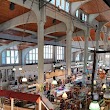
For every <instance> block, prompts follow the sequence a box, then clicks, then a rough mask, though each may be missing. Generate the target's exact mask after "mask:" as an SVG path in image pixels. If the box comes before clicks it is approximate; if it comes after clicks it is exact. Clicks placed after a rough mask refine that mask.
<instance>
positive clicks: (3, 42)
mask: <svg viewBox="0 0 110 110" xmlns="http://www.w3.org/2000/svg"><path fill="white" fill-rule="evenodd" d="M11 42H12V41H11V40H3V39H0V43H2V44H9V43H11Z"/></svg>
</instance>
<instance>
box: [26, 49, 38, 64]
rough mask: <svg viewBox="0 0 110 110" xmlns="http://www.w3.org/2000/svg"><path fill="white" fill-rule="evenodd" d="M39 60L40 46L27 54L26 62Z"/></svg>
mask: <svg viewBox="0 0 110 110" xmlns="http://www.w3.org/2000/svg"><path fill="white" fill-rule="evenodd" d="M37 62H38V48H35V49H33V50H30V51H29V52H28V53H27V55H26V64H29V63H37Z"/></svg>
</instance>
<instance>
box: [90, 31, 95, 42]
mask: <svg viewBox="0 0 110 110" xmlns="http://www.w3.org/2000/svg"><path fill="white" fill-rule="evenodd" d="M90 37H91V39H92V40H93V41H95V30H94V29H91V30H90Z"/></svg>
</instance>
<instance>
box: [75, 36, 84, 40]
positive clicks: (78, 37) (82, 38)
mask: <svg viewBox="0 0 110 110" xmlns="http://www.w3.org/2000/svg"><path fill="white" fill-rule="evenodd" d="M73 41H84V36H81V37H80V36H75V37H73Z"/></svg>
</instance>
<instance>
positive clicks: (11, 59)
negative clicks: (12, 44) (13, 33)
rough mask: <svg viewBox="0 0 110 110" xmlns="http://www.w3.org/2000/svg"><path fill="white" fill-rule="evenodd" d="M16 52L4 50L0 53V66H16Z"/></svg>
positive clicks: (17, 55)
mask: <svg viewBox="0 0 110 110" xmlns="http://www.w3.org/2000/svg"><path fill="white" fill-rule="evenodd" d="M18 63H19V54H18V50H4V51H3V52H2V64H18Z"/></svg>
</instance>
